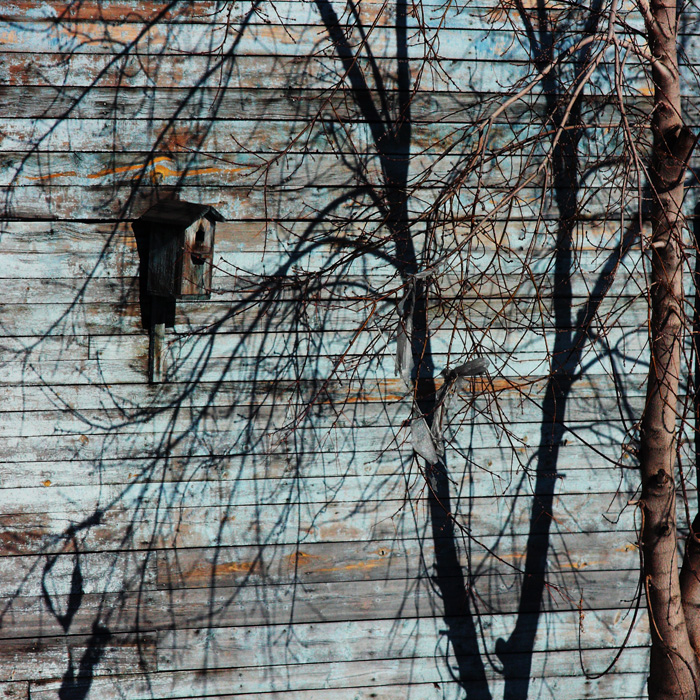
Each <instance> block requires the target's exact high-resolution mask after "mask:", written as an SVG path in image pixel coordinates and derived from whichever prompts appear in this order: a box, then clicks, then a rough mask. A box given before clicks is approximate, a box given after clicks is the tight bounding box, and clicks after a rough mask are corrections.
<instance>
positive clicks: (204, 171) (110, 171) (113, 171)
mask: <svg viewBox="0 0 700 700" xmlns="http://www.w3.org/2000/svg"><path fill="white" fill-rule="evenodd" d="M172 162H173V161H172V158H169V157H168V156H158V157H157V158H154V159H153V160H150V161H148V162H146V163H136V164H135V165H122V166H119V167H116V168H104V169H103V170H100V171H99V172H96V173H90V174H88V175H87V177H88V178H89V179H90V180H98V179H100V178H103V177H106V176H108V175H118V174H122V173H135V174H136V176H138V174H140V173H143V172H144V171H146V170H148V169H149V168H152V172H151V173H150V177H151V179H152V180H154V181H155V180H156V179H157V178H158V177H159V176H160V177H161V178H165V177H192V176H195V175H212V174H218V175H230V174H234V173H239V172H241V171H242V170H243V168H213V167H208V168H194V169H192V170H187V169H185V170H177V169H176V168H173V167H170V166H169V165H168V163H172ZM61 177H78V173H77V172H76V171H75V170H66V171H64V172H60V173H50V174H48V175H39V176H27V179H28V180H32V181H37V180H38V181H44V180H53V179H55V178H61Z"/></svg>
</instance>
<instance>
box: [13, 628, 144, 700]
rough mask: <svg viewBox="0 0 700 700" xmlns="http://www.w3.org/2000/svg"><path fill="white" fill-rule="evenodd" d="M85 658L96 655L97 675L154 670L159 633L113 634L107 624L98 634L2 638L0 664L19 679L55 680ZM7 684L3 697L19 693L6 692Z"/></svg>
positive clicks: (94, 669)
mask: <svg viewBox="0 0 700 700" xmlns="http://www.w3.org/2000/svg"><path fill="white" fill-rule="evenodd" d="M98 650H99V651H98ZM91 655H92V657H91ZM85 658H93V659H95V661H96V663H95V664H94V665H92V666H91V673H92V674H93V675H94V676H95V677H99V676H104V675H108V676H114V677H118V676H119V675H121V674H123V673H131V672H133V670H134V669H135V668H142V669H143V670H144V671H146V672H153V671H155V670H156V635H155V634H154V633H152V632H143V633H141V634H138V635H130V634H112V633H111V632H110V631H109V630H108V629H106V628H105V629H103V630H99V629H97V630H96V634H95V635H94V636H86V635H82V636H81V635H70V636H60V637H50V636H42V637H41V638H40V639H37V638H29V639H0V664H2V667H3V669H5V670H7V672H8V676H11V677H12V678H14V679H15V681H21V680H31V681H37V680H42V679H46V680H55V679H57V678H61V677H63V676H64V674H65V673H66V671H67V669H68V668H71V666H72V664H76V665H77V664H78V663H79V662H80V660H81V659H85ZM3 685H4V684H0V698H15V697H19V696H16V695H7V694H5V695H3V690H4V689H3ZM8 685H9V684H8ZM16 685H17V686H20V684H19V683H16ZM15 690H16V689H15ZM26 697H27V695H23V696H22V698H26Z"/></svg>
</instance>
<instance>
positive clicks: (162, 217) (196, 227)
mask: <svg viewBox="0 0 700 700" xmlns="http://www.w3.org/2000/svg"><path fill="white" fill-rule="evenodd" d="M217 221H223V217H222V216H221V214H219V212H218V211H217V210H216V209H214V207H212V206H210V205H208V204H192V203H190V202H181V201H177V200H170V201H164V202H159V203H158V204H156V205H155V206H153V207H151V208H150V209H149V210H148V211H147V212H146V213H145V214H143V215H142V216H141V217H140V218H139V219H137V220H136V221H134V223H133V229H134V233H135V234H136V241H137V245H138V249H139V257H140V259H141V311H142V313H141V315H142V318H143V319H144V325H146V326H147V327H148V328H149V333H150V344H149V352H148V378H149V381H150V382H152V383H156V382H160V381H162V379H163V375H164V370H165V368H164V366H163V364H164V363H163V350H164V338H165V327H166V326H172V325H173V324H174V319H175V301H176V300H177V299H185V300H195V299H208V298H209V296H210V295H211V285H212V272H213V261H214V241H215V228H216V222H217Z"/></svg>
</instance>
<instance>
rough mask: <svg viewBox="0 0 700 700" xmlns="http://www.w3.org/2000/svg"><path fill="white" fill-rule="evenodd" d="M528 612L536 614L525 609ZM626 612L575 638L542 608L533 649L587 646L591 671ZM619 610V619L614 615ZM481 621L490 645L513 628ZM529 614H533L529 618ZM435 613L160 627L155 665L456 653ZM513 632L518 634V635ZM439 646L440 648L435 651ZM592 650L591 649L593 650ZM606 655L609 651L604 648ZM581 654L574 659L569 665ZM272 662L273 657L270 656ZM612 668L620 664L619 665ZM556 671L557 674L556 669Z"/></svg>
mask: <svg viewBox="0 0 700 700" xmlns="http://www.w3.org/2000/svg"><path fill="white" fill-rule="evenodd" d="M524 617H525V619H527V617H528V616H524ZM529 617H530V618H534V616H532V615H530V616H529ZM631 617H632V616H631V614H630V615H628V619H624V617H623V615H622V614H620V613H619V612H613V611H607V610H604V611H597V612H596V613H590V614H588V615H585V616H584V619H583V623H582V629H581V630H580V631H581V634H580V638H579V635H578V631H579V630H578V622H579V621H578V620H577V619H575V618H574V615H573V614H571V613H570V614H567V613H558V614H546V615H543V616H542V619H541V620H540V621H539V624H538V625H537V629H538V633H537V635H536V637H535V642H534V648H533V651H534V652H535V653H536V654H542V653H543V652H544V653H547V654H549V655H550V656H551V657H554V655H559V654H561V658H567V657H568V656H569V655H568V654H562V653H561V652H563V651H565V650H568V651H576V652H578V649H579V644H580V647H581V648H582V649H583V650H585V652H584V654H583V661H584V664H585V665H586V670H587V671H588V672H589V673H593V672H595V671H600V670H602V669H603V668H604V666H605V665H604V662H603V661H602V660H603V659H605V658H608V659H609V660H610V661H612V658H613V656H614V649H615V648H616V647H617V646H618V645H620V644H621V642H622V639H623V638H624V635H625V634H626V632H627V627H628V626H629V623H630V622H631ZM615 618H617V619H615ZM478 621H479V624H480V625H481V627H482V628H483V629H485V630H486V635H485V640H484V641H485V643H486V646H487V648H489V650H490V649H491V648H492V647H493V644H494V642H495V640H496V639H497V638H498V636H499V635H503V636H504V637H506V638H507V637H508V636H510V634H511V633H513V628H514V627H515V623H516V620H515V616H508V615H501V616H493V615H488V614H483V615H480V616H479V618H478ZM533 622H534V619H533ZM443 625H444V623H443V621H442V620H440V618H419V619H413V620H411V619H406V620H398V621H397V620H373V621H362V620H358V621H355V622H350V623H342V622H341V623H337V622H326V623H323V622H322V623H316V624H313V625H306V624H296V625H294V626H293V627H291V628H289V627H287V626H286V625H282V626H278V627H274V626H270V627H249V628H239V627H234V628H231V627H229V628H213V629H211V630H209V631H208V635H202V634H201V633H200V632H199V631H198V630H187V629H185V630H175V631H170V630H168V631H165V632H161V633H160V634H159V639H158V668H159V669H160V670H162V671H166V670H168V671H175V670H184V669H188V668H189V669H194V668H202V667H207V668H226V667H232V666H237V667H240V666H256V665H257V666H264V665H267V664H270V663H274V661H275V659H280V658H281V659H283V660H284V662H286V663H297V664H302V663H314V662H315V663H324V662H327V663H332V662H333V661H342V660H347V661H351V660H362V659H364V660H366V661H367V662H369V663H371V662H372V661H373V660H374V659H388V658H392V657H393V656H397V655H400V656H403V657H408V658H415V659H427V658H429V657H430V656H431V655H433V654H435V656H436V657H437V658H440V657H443V655H444V657H448V658H449V656H450V655H451V654H452V653H453V652H452V651H451V650H450V649H448V648H447V647H448V642H447V640H448V637H447V635H446V634H445V632H444V630H443V629H441V627H442V626H443ZM648 634H649V632H648V627H647V624H646V616H645V615H640V616H639V619H638V620H637V624H636V625H635V626H634V630H633V632H632V636H631V637H630V640H629V647H631V648H628V650H627V651H626V652H625V654H626V655H628V656H629V657H630V658H629V659H628V663H639V661H638V657H639V656H643V652H642V650H641V649H635V647H644V646H645V645H646V644H647V642H648ZM515 638H516V639H517V634H516V637H515ZM436 645H437V649H438V650H439V651H436ZM589 650H596V651H594V652H592V653H590V652H589ZM606 651H607V654H608V656H607V657H606V654H605V652H606ZM579 663H580V660H579V659H575V660H573V661H572V669H574V668H577V667H578V666H579ZM275 665H276V664H275ZM615 668H616V670H618V671H619V670H621V669H622V668H625V666H624V665H623V666H622V667H621V668H618V667H617V665H616V667H615ZM553 675H554V674H553Z"/></svg>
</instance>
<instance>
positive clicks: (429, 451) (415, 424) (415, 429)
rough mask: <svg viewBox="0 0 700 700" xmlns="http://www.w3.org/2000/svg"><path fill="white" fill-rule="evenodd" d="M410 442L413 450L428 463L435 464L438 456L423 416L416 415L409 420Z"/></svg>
mask: <svg viewBox="0 0 700 700" xmlns="http://www.w3.org/2000/svg"><path fill="white" fill-rule="evenodd" d="M411 443H412V444H413V449H414V451H415V452H416V453H417V454H419V455H420V456H421V457H423V459H425V460H426V461H427V462H428V463H429V464H436V463H437V462H438V461H439V459H440V457H439V455H438V451H437V449H436V448H435V443H434V441H433V436H432V435H431V433H430V428H428V424H427V423H426V422H425V418H423V416H418V417H417V418H414V419H413V420H412V421H411Z"/></svg>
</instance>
